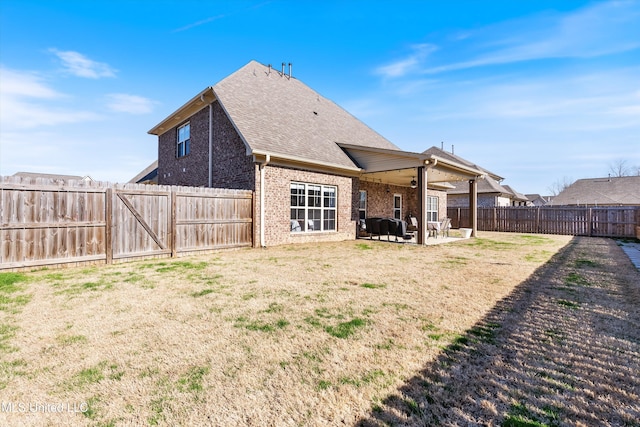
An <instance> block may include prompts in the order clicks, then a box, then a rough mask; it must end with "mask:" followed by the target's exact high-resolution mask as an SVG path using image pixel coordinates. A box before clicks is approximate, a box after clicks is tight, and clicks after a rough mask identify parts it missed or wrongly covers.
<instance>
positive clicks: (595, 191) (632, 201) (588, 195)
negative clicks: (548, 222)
mask: <svg viewBox="0 0 640 427" xmlns="http://www.w3.org/2000/svg"><path fill="white" fill-rule="evenodd" d="M551 204H552V205H554V206H555V205H602V206H607V205H609V206H616V205H640V176H624V177H619V178H589V179H579V180H577V181H576V182H574V183H573V184H571V185H570V186H569V187H567V188H566V189H564V190H563V191H562V192H561V193H560V194H558V195H557V196H556V197H554V198H553V201H552V202H551Z"/></svg>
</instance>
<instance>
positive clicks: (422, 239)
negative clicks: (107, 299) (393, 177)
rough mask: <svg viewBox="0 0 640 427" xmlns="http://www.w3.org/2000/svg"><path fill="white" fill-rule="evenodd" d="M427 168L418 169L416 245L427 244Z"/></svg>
mask: <svg viewBox="0 0 640 427" xmlns="http://www.w3.org/2000/svg"><path fill="white" fill-rule="evenodd" d="M427 232H428V230H427V168H426V167H424V166H421V167H419V168H418V238H417V243H418V244H419V245H424V244H426V243H427Z"/></svg>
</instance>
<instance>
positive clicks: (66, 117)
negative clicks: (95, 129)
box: [0, 67, 100, 134]
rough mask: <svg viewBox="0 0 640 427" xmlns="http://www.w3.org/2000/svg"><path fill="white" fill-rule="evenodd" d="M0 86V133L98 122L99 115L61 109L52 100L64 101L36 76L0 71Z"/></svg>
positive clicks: (3, 69)
mask: <svg viewBox="0 0 640 427" xmlns="http://www.w3.org/2000/svg"><path fill="white" fill-rule="evenodd" d="M0 73H1V75H2V85H0V111H2V114H0V130H1V131H2V134H5V133H6V132H11V131H12V130H15V129H29V128H37V127H40V126H53V125H57V124H61V123H76V122H79V121H86V120H97V119H99V118H100V117H99V115H97V114H95V113H93V112H88V111H80V110H73V109H66V108H61V107H59V106H57V105H55V104H53V101H57V100H59V99H64V98H66V95H64V94H62V93H59V92H57V91H56V90H55V89H53V88H51V87H50V86H48V85H47V84H46V83H45V82H44V79H43V78H41V77H39V76H38V75H37V74H34V73H32V72H28V71H27V72H25V71H16V70H10V69H8V68H4V67H3V68H1V69H0Z"/></svg>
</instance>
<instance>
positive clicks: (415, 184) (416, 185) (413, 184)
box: [411, 178, 418, 188]
mask: <svg viewBox="0 0 640 427" xmlns="http://www.w3.org/2000/svg"><path fill="white" fill-rule="evenodd" d="M417 187H418V181H416V179H415V178H413V179H412V180H411V188H417Z"/></svg>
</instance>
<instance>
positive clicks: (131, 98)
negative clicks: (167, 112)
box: [107, 93, 155, 114]
mask: <svg viewBox="0 0 640 427" xmlns="http://www.w3.org/2000/svg"><path fill="white" fill-rule="evenodd" d="M107 100H108V102H107V107H108V108H109V109H110V110H112V111H115V112H118V113H130V114H147V113H150V112H151V111H153V106H154V104H155V102H154V101H152V100H151V99H148V98H144V97H142V96H137V95H128V94H126V93H112V94H109V95H107Z"/></svg>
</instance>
